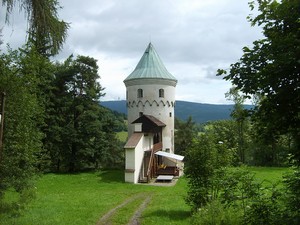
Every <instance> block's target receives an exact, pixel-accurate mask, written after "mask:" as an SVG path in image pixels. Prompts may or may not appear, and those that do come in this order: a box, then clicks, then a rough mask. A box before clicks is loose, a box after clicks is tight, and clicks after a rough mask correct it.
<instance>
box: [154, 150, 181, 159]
mask: <svg viewBox="0 0 300 225" xmlns="http://www.w3.org/2000/svg"><path fill="white" fill-rule="evenodd" d="M155 154H156V155H160V156H164V157H168V158H171V159H176V160H179V161H182V160H183V158H184V156H182V155H176V154H172V153H168V152H163V151H158V152H156V153H155Z"/></svg>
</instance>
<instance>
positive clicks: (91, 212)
mask: <svg viewBox="0 0 300 225" xmlns="http://www.w3.org/2000/svg"><path fill="white" fill-rule="evenodd" d="M123 176H124V175H123V171H118V170H110V171H102V172H95V173H81V174H76V175H66V174H46V175H43V176H42V177H41V178H40V179H39V181H38V183H37V197H36V199H35V200H34V201H32V202H31V203H30V204H29V205H28V207H27V209H26V210H25V211H24V213H23V215H21V216H19V217H15V218H14V217H10V216H8V215H5V214H4V215H3V214H2V215H1V218H0V224H1V225H12V224H15V225H21V224H22V225H25V224H26V225H27V224H28V225H35V224H37V225H48V224H49V225H54V224H55V225H68V224H69V225H74V224H76V225H81V224H86V225H87V224H96V223H97V221H98V220H99V219H100V218H101V217H102V216H103V215H104V214H105V213H107V212H108V211H109V210H111V209H113V208H114V207H116V206H118V205H120V204H121V203H122V202H124V201H125V200H126V199H128V198H131V197H132V196H135V195H141V196H142V197H141V198H137V199H136V200H134V201H133V202H131V203H129V204H127V205H126V207H123V208H120V209H119V210H117V211H116V213H115V214H114V216H113V218H112V219H111V220H112V222H113V224H127V223H128V221H129V220H130V219H131V216H132V215H133V214H134V212H135V211H136V209H137V208H138V207H139V205H140V204H141V202H142V201H143V200H144V198H145V197H147V196H149V195H152V199H151V202H150V203H149V204H148V206H147V208H146V209H145V210H144V211H143V214H142V223H143V224H150V225H151V224H156V225H157V224H189V215H190V213H189V212H190V209H189V207H188V206H187V205H186V204H185V201H184V196H185V194H186V181H185V179H184V178H182V179H180V180H179V181H178V182H177V184H176V185H175V186H171V187H160V186H150V185H134V184H127V183H124V182H123V180H124V179H123Z"/></svg>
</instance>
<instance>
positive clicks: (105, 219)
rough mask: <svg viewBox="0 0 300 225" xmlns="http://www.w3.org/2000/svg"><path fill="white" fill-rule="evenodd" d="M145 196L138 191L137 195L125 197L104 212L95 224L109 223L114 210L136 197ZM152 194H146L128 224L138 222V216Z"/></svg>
mask: <svg viewBox="0 0 300 225" xmlns="http://www.w3.org/2000/svg"><path fill="white" fill-rule="evenodd" d="M144 196H145V193H140V194H138V195H134V196H132V197H130V198H128V199H126V200H125V201H124V202H123V203H121V204H120V205H118V206H116V207H115V208H113V209H111V210H110V211H108V212H107V213H106V214H104V215H103V216H102V217H101V218H100V220H99V221H98V222H97V224H96V225H111V222H110V218H111V217H112V216H113V215H114V214H115V213H116V211H117V210H118V209H120V208H122V207H124V206H126V205H127V204H128V203H130V202H132V201H134V200H136V199H138V198H142V197H144ZM151 198H152V196H148V197H147V198H146V199H145V200H144V201H143V203H142V204H141V205H140V207H139V208H138V209H137V210H136V211H135V213H134V215H133V217H132V218H131V220H130V223H129V224H130V225H131V224H132V225H133V224H135V225H136V224H140V223H139V218H140V216H141V213H142V211H143V210H144V209H145V208H146V206H147V204H148V203H149V202H150V200H151Z"/></svg>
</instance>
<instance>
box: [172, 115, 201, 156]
mask: <svg viewBox="0 0 300 225" xmlns="http://www.w3.org/2000/svg"><path fill="white" fill-rule="evenodd" d="M175 129H176V132H175V152H176V153H177V154H179V155H180V154H181V155H185V150H186V149H188V148H189V146H190V145H191V143H192V141H193V139H194V138H195V136H196V134H197V133H196V129H195V122H193V121H192V117H189V118H188V119H187V121H186V122H184V121H181V120H179V119H178V118H175Z"/></svg>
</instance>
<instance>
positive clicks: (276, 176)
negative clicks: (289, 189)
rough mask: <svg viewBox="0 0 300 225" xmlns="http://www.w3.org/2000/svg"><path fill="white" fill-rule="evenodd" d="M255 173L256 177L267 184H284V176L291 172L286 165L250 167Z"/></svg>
mask: <svg viewBox="0 0 300 225" xmlns="http://www.w3.org/2000/svg"><path fill="white" fill-rule="evenodd" d="M248 169H249V171H251V172H253V173H254V174H255V178H256V179H257V180H258V181H259V182H263V183H264V184H265V185H269V184H274V183H278V184H279V185H282V181H283V176H284V174H286V173H287V172H289V168H285V167H248Z"/></svg>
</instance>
